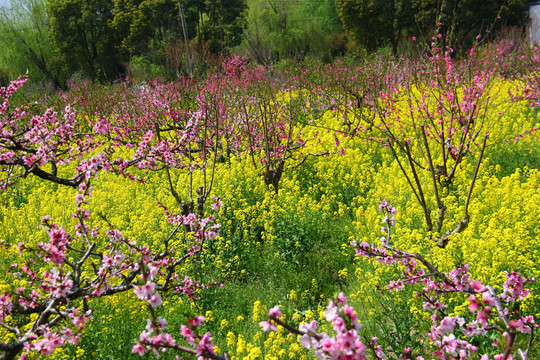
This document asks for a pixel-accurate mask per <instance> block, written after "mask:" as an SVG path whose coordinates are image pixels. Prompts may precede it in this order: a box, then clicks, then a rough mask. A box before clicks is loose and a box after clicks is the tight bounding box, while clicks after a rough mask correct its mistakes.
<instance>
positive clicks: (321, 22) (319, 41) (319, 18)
mask: <svg viewBox="0 0 540 360" xmlns="http://www.w3.org/2000/svg"><path fill="white" fill-rule="evenodd" d="M248 5H249V14H248V26H247V28H246V31H245V32H244V41H243V44H242V46H241V47H240V49H239V51H242V52H246V53H249V54H250V55H251V57H252V58H254V59H256V60H257V62H259V63H262V64H268V63H270V62H274V61H276V60H280V59H284V58H292V57H297V56H298V55H299V54H301V53H303V54H310V55H316V57H322V58H326V57H328V48H329V44H330V42H331V41H330V38H331V34H338V33H341V32H342V26H341V22H340V20H339V17H338V13H337V7H336V2H335V0H324V1H315V0H306V1H303V2H291V1H283V0H266V1H256V0H250V1H248Z"/></svg>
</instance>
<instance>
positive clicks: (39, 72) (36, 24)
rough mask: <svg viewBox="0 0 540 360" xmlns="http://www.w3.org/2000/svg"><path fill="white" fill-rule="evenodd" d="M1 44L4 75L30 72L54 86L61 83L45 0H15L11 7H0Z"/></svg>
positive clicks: (32, 77)
mask: <svg viewBox="0 0 540 360" xmlns="http://www.w3.org/2000/svg"><path fill="white" fill-rule="evenodd" d="M0 48H1V49H2V51H0V68H2V69H3V75H2V76H3V77H4V78H5V77H7V78H9V79H15V78H17V77H19V76H21V75H24V74H26V73H28V75H29V77H30V78H31V79H33V80H34V81H37V80H40V79H43V80H46V81H49V82H51V83H52V85H53V86H54V87H59V86H60V85H61V82H62V81H61V79H62V76H61V74H60V73H59V69H58V68H57V66H56V61H55V58H54V49H53V46H52V43H51V39H50V37H49V17H48V14H47V11H46V7H45V1H44V0H23V1H12V2H11V3H10V6H9V7H7V8H0Z"/></svg>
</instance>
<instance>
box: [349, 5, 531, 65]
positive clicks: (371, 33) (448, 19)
mask: <svg viewBox="0 0 540 360" xmlns="http://www.w3.org/2000/svg"><path fill="white" fill-rule="evenodd" d="M338 8H339V16H340V19H341V21H342V22H343V26H344V28H345V30H346V31H347V33H348V34H349V35H350V36H351V38H352V39H354V40H355V41H356V42H357V43H358V44H359V45H360V46H362V47H364V48H365V49H366V50H368V51H374V50H376V49H379V48H381V47H384V46H390V47H391V48H392V52H393V54H394V56H397V54H398V50H399V45H400V43H402V42H404V41H407V40H408V39H409V38H410V37H412V36H417V37H425V39H426V41H427V42H428V43H429V42H431V41H432V36H435V35H437V34H442V35H443V36H444V41H446V43H445V44H444V45H449V46H452V47H454V48H455V49H457V50H461V51H462V50H463V49H468V48H470V47H471V45H472V44H474V43H475V41H476V37H477V36H478V35H480V36H481V37H487V38H488V39H493V38H495V37H496V36H498V35H499V32H498V31H499V30H501V29H504V28H505V27H512V26H523V25H524V24H525V21H526V19H525V17H524V16H525V10H526V9H527V1H525V0H512V1H504V0H489V1H485V0H466V1H458V0H450V1H442V2H441V1H436V0H391V1H387V0H338ZM443 47H444V46H443Z"/></svg>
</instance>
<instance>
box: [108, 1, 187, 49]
mask: <svg viewBox="0 0 540 360" xmlns="http://www.w3.org/2000/svg"><path fill="white" fill-rule="evenodd" d="M112 12H113V18H112V21H111V27H112V28H113V29H114V31H115V32H116V33H117V36H118V39H119V41H120V43H119V44H118V46H119V49H120V51H121V54H122V58H124V59H129V56H130V55H131V56H132V55H142V54H146V53H147V52H148V51H149V50H152V49H151V48H150V46H151V45H152V42H158V43H160V44H162V43H165V42H168V41H170V40H171V39H177V38H179V37H180V34H181V30H180V29H181V25H180V24H181V23H180V15H179V12H178V2H177V1H176V0H113V10H112Z"/></svg>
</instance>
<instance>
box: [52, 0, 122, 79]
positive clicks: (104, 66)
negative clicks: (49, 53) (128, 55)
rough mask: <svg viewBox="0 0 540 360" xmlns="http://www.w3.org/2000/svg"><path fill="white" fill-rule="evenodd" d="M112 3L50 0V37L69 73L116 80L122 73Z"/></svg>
mask: <svg viewBox="0 0 540 360" xmlns="http://www.w3.org/2000/svg"><path fill="white" fill-rule="evenodd" d="M112 9H113V3H112V0H55V1H52V0H49V1H48V2H47V10H48V12H49V16H50V21H51V37H52V39H53V41H54V44H55V46H56V50H57V56H58V59H59V61H60V62H61V64H62V66H63V69H64V70H65V71H66V72H67V73H74V72H77V71H82V73H83V74H84V75H86V76H88V77H90V78H93V79H95V78H98V79H109V80H113V79H115V78H116V77H117V74H119V73H122V67H123V66H122V59H121V57H120V52H119V49H118V47H117V44H118V41H119V39H118V36H117V34H115V31H114V28H113V27H112V20H113V13H112V11H111V10H112Z"/></svg>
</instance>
